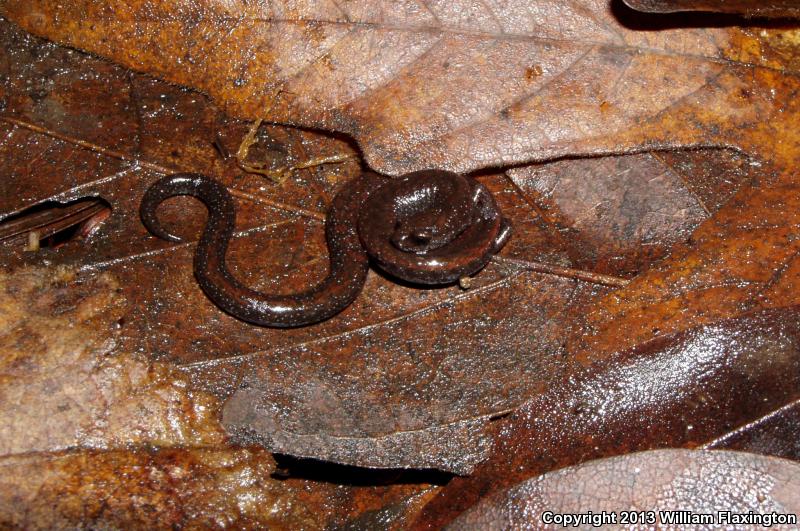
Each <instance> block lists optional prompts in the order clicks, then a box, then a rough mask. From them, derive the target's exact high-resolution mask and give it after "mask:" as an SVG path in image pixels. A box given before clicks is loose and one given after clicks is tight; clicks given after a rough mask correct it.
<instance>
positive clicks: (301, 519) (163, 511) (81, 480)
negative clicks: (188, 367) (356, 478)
mask: <svg viewBox="0 0 800 531" xmlns="http://www.w3.org/2000/svg"><path fill="white" fill-rule="evenodd" d="M274 471H275V462H274V460H273V459H272V457H271V456H270V455H269V454H267V453H266V452H265V451H263V450H259V449H257V448H254V449H189V450H187V449H160V450H152V451H139V452H129V451H124V450H117V451H109V452H97V451H79V452H69V453H63V454H54V455H47V454H38V455H37V454H27V455H20V456H11V457H4V458H2V459H0V525H2V526H3V527H13V528H25V529H53V528H87V527H102V528H110V529H175V528H176V527H179V528H182V527H189V528H196V529H208V528H214V529H216V528H228V527H232V528H236V529H243V528H249V529H253V528H260V529H263V528H267V527H268V528H278V529H298V528H303V529H324V528H327V527H328V526H334V527H336V526H343V525H346V524H347V523H349V521H350V519H353V518H355V517H356V516H360V517H361V518H363V519H365V520H366V519H367V518H368V517H369V515H370V513H378V514H380V515H381V516H382V518H383V520H382V522H383V523H384V524H385V525H390V524H392V523H393V522H394V520H395V519H396V518H397V517H398V516H401V515H403V514H404V513H405V511H407V510H409V509H413V508H414V507H415V506H416V505H419V504H420V503H421V502H423V501H424V500H425V499H426V496H427V492H426V491H425V490H420V489H419V488H418V487H416V486H411V485H399V486H387V487H374V488H372V489H365V488H361V489H359V488H356V487H343V486H339V485H334V484H324V483H320V484H309V482H306V481H302V480H276V479H274V478H273V477H272V474H273V472H274ZM370 491H371V492H370Z"/></svg>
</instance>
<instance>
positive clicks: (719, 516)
mask: <svg viewBox="0 0 800 531" xmlns="http://www.w3.org/2000/svg"><path fill="white" fill-rule="evenodd" d="M732 484H735V487H733V488H732V487H731V485H732ZM798 492H800V465H798V464H797V463H795V462H792V461H787V460H784V459H777V458H774V457H763V456H756V455H752V454H745V453H739V452H693V451H690V450H656V451H651V452H643V453H638V454H630V455H625V456H621V457H614V458H610V459H602V460H599V461H590V462H588V463H585V464H583V465H580V466H577V467H571V468H565V469H562V470H559V471H557V472H551V473H549V474H545V475H543V476H540V477H538V478H535V479H531V480H528V481H525V482H523V483H520V484H519V485H516V486H514V487H512V488H510V489H508V490H506V491H504V492H501V493H498V494H497V495H494V496H491V497H488V498H486V499H484V500H483V501H481V503H479V504H478V505H476V506H475V507H474V508H472V509H470V510H469V511H467V512H466V513H464V514H463V515H462V516H461V517H459V518H458V519H457V520H456V521H454V522H453V525H452V526H451V527H452V528H453V529H520V528H527V527H529V526H534V527H537V528H540V527H545V526H544V523H545V522H544V521H543V518H545V515H544V513H545V512H550V513H551V514H552V513H556V514H567V515H573V517H577V516H578V515H581V514H583V515H590V513H593V514H592V515H591V516H595V517H598V516H603V515H602V513H603V511H605V512H606V515H608V516H609V517H611V516H614V517H616V521H615V522H614V523H616V524H618V525H620V524H624V523H625V522H622V518H624V517H625V516H624V515H623V514H622V513H629V512H634V513H638V514H634V515H630V514H629V515H628V516H627V518H629V519H628V520H627V523H628V525H620V527H624V528H628V529H647V528H650V527H653V526H648V525H647V524H648V523H649V524H656V525H658V526H659V527H660V528H670V529H671V528H675V529H679V528H681V527H682V528H684V529H686V528H688V527H691V528H692V529H715V528H719V527H726V526H725V524H728V526H729V527H733V528H744V527H745V526H743V525H742V524H743V523H747V521H746V520H745V521H741V520H738V521H737V520H733V518H738V517H739V515H744V516H745V517H747V518H751V514H752V513H755V514H756V515H764V516H767V517H769V518H771V519H774V520H769V522H770V523H769V524H768V525H766V526H765V527H773V526H774V527H775V528H776V529H781V528H783V529H791V528H792V527H794V526H792V525H788V526H781V525H775V524H776V523H780V522H781V521H783V522H784V523H789V524H791V517H792V515H794V519H795V520H796V519H797V513H798V512H800V495H798ZM686 513H692V514H691V515H688V514H686ZM725 513H732V515H730V514H725ZM701 515H710V517H711V521H710V522H705V524H706V525H700V524H701V523H702V522H699V521H698V522H694V523H693V521H692V520H687V518H691V517H694V518H703V517H704V516H701ZM779 515H782V516H779ZM631 516H632V518H631ZM779 518H782V520H779ZM599 521H601V522H602V521H603V520H599ZM591 522H592V521H591V520H589V521H588V522H585V523H583V525H582V527H585V528H589V527H594V526H593V524H592V523H591ZM764 522H765V523H766V522H767V521H766V520H764ZM636 524H638V525H636ZM676 524H678V525H676ZM709 524H710V525H709ZM730 524H738V525H733V526H731V525H730ZM605 525H608V520H606V521H605ZM751 525H752V527H757V526H758V525H757V524H756V523H755V522H753V523H752V524H751ZM553 527H556V526H553ZM565 527H566V526H565ZM747 527H750V526H747Z"/></svg>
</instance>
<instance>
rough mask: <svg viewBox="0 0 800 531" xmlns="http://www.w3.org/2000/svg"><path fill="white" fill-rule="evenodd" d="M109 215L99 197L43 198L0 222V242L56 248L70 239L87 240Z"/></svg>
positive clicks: (36, 248)
mask: <svg viewBox="0 0 800 531" xmlns="http://www.w3.org/2000/svg"><path fill="white" fill-rule="evenodd" d="M109 216H111V205H110V204H109V203H108V201H106V200H105V199H103V198H102V197H88V198H87V197H84V198H80V199H76V200H75V201H70V202H68V203H60V202H58V201H45V202H42V203H39V204H37V205H34V206H32V207H30V208H26V209H25V210H22V211H20V212H18V213H16V214H13V215H11V216H8V217H7V218H5V219H3V220H1V221H0V243H3V244H10V245H13V244H17V245H19V244H23V245H27V247H26V248H27V250H30V251H35V250H38V249H39V248H41V247H51V248H55V247H59V246H61V245H64V244H66V243H68V242H71V241H73V240H80V239H83V240H84V241H87V240H88V239H89V238H90V237H91V236H92V235H93V234H94V233H95V232H96V231H97V230H98V229H99V228H100V226H101V225H102V224H103V222H104V221H105V220H106V219H108V218H109Z"/></svg>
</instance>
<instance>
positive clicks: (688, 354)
mask: <svg viewBox="0 0 800 531" xmlns="http://www.w3.org/2000/svg"><path fill="white" fill-rule="evenodd" d="M798 398H800V313H798V310H797V307H787V308H781V309H769V310H761V311H758V312H755V313H752V314H750V315H745V316H741V317H738V318H734V319H729V320H724V321H720V322H718V323H716V324H713V325H705V326H700V327H697V328H693V329H691V330H688V331H685V332H681V333H678V334H672V335H666V336H663V337H659V338H656V339H653V340H651V341H650V342H648V343H645V344H642V345H640V346H638V347H636V348H634V349H632V350H628V351H622V352H617V353H614V354H612V355H611V356H609V357H608V358H597V359H595V360H594V361H593V362H590V363H587V366H586V367H585V370H584V371H582V372H577V371H576V372H575V373H572V374H570V375H568V376H567V377H565V378H564V379H563V380H561V381H560V382H554V383H553V384H552V385H551V387H550V388H549V389H548V390H547V391H546V392H544V393H542V394H540V395H539V396H537V397H535V398H533V399H532V400H530V401H529V402H527V403H526V404H525V405H524V406H523V407H521V408H520V409H519V410H518V411H516V412H515V413H514V414H512V415H511V416H509V417H508V418H507V419H503V420H501V421H499V422H498V423H497V424H496V425H495V426H494V428H495V431H494V436H495V447H494V452H493V455H492V458H491V459H490V460H488V461H487V462H485V463H483V464H482V465H481V466H480V467H479V468H478V469H477V470H476V473H475V475H474V476H473V477H471V478H465V479H456V480H454V481H453V482H451V483H450V484H449V485H448V486H447V488H446V489H444V490H443V491H442V492H441V493H440V494H439V495H438V497H437V498H436V499H434V501H433V502H431V504H429V506H427V507H426V512H425V514H424V518H423V519H422V520H421V521H420V522H418V523H417V525H418V526H419V527H430V526H433V527H439V526H440V525H441V524H443V523H445V522H447V521H448V519H449V518H452V517H453V516H455V515H457V514H458V513H459V512H460V511H462V510H464V509H466V508H468V507H469V506H470V505H471V504H472V503H474V502H475V501H476V500H477V499H478V497H480V496H483V495H485V494H486V493H487V492H491V491H495V490H498V489H502V488H503V487H506V486H509V485H511V484H513V483H514V482H517V481H519V480H521V479H524V478H529V477H533V476H536V475H538V474H541V473H544V472H546V471H548V470H552V469H556V468H561V467H564V466H570V465H574V464H577V463H580V462H583V461H586V460H589V459H596V458H600V457H607V456H613V455H619V454H625V453H630V452H636V451H642V450H648V449H653V448H670V447H690V448H694V447H698V446H702V445H707V446H709V447H725V446H726V443H725V442H723V441H725V440H728V439H730V443H733V441H734V440H736V439H737V438H741V437H742V436H743V435H744V434H746V433H754V432H755V430H753V429H752V425H756V424H768V423H769V422H770V419H773V418H774V417H775V416H776V414H780V412H781V411H782V410H783V409H785V408H790V407H791V406H790V405H791V404H793V403H794V402H795V401H797V400H798ZM786 429H787V430H788V431H786V432H784V433H785V434H786V436H787V437H788V438H789V440H791V439H792V438H794V437H796V435H797V433H796V432H793V431H792V430H791V424H790V425H788V426H786ZM791 457H794V458H796V457H797V455H791ZM512 471H513V472H512Z"/></svg>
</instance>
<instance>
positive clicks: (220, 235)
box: [140, 170, 511, 328]
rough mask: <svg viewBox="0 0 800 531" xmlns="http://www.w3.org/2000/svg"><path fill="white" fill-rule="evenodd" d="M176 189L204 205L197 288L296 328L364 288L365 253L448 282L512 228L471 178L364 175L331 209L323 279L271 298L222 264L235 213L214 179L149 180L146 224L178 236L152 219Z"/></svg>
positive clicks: (260, 318)
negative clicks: (326, 271)
mask: <svg viewBox="0 0 800 531" xmlns="http://www.w3.org/2000/svg"><path fill="white" fill-rule="evenodd" d="M176 195H190V196H193V197H196V198H197V199H199V200H200V201H202V202H203V203H204V204H205V205H206V208H207V209H208V222H207V224H206V227H205V229H204V231H203V235H202V236H201V238H200V241H199V242H198V245H197V250H196V251H195V255H194V273H195V276H196V277H197V281H198V283H199V284H200V287H201V288H202V289H203V291H204V292H205V293H206V295H207V296H208V298H209V299H211V300H212V301H213V302H214V303H215V304H216V305H217V306H219V307H220V308H221V309H223V310H224V311H226V312H228V313H229V314H231V315H232V316H234V317H236V318H237V319H241V320H243V321H247V322H249V323H253V324H257V325H260V326H271V327H279V328H287V327H295V326H303V325H308V324H312V323H317V322H319V321H323V320H325V319H328V318H330V317H332V316H334V315H336V314H337V313H339V312H341V311H342V310H344V309H345V308H346V307H347V306H349V305H350V303H351V302H353V300H354V299H355V298H356V296H358V293H359V292H360V291H361V288H362V287H363V286H364V282H365V280H366V276H367V270H368V268H369V257H370V256H371V257H372V258H374V260H375V262H376V263H377V264H378V265H379V266H380V267H381V268H382V269H384V270H385V271H387V272H388V273H390V274H391V275H393V276H395V277H398V278H400V279H403V280H406V281H409V282H413V283H419V284H449V283H452V282H455V281H457V280H458V279H460V278H462V277H464V276H469V275H472V274H474V273H476V272H478V271H480V269H482V268H483V267H484V266H485V265H486V264H487V263H488V262H489V260H490V259H491V257H492V255H494V254H495V253H496V252H497V251H499V250H500V249H501V248H502V247H503V245H504V244H505V243H506V241H508V237H509V236H510V234H511V226H510V223H509V222H508V220H506V219H505V218H503V217H502V215H501V213H500V210H499V209H498V207H497V204H496V203H495V201H494V199H493V198H492V196H491V194H490V193H489V191H488V190H486V188H485V187H484V186H483V185H481V184H479V183H478V182H476V181H475V180H474V179H472V178H470V177H466V176H463V175H457V174H454V173H449V172H445V171H438V170H424V171H419V172H414V173H410V174H407V175H405V176H403V177H401V178H399V179H388V178H385V177H381V176H379V175H377V174H375V173H371V172H365V173H363V174H362V175H361V177H360V178H358V179H356V180H355V181H353V182H351V183H349V184H348V185H347V186H345V187H344V189H343V190H342V191H340V192H339V193H338V194H337V195H336V197H335V198H334V200H333V204H332V205H331V208H330V211H329V212H328V217H327V219H326V222H325V236H326V239H327V242H328V253H329V256H330V272H329V274H328V276H327V277H326V278H325V279H324V280H323V281H322V282H320V283H319V284H317V285H316V286H314V287H312V288H310V289H308V290H306V291H303V292H300V293H294V294H290V295H270V294H267V293H261V292H258V291H255V290H252V289H250V288H248V287H246V286H244V285H242V284H241V283H240V282H239V281H238V280H236V279H235V278H234V277H233V275H231V273H230V272H229V271H228V268H227V266H226V265H225V253H226V251H227V248H228V242H229V241H230V239H231V236H232V235H233V230H234V226H235V221H236V211H235V207H234V203H233V199H232V198H231V196H230V194H229V193H228V191H227V190H226V189H225V187H224V186H223V185H222V184H220V183H219V182H217V181H215V180H214V179H211V178H210V177H206V176H204V175H200V174H192V173H179V174H175V175H170V176H167V177H163V178H162V179H159V180H158V181H156V182H155V183H154V184H153V185H152V186H150V188H148V190H147V191H146V192H145V194H144V197H143V198H142V203H141V207H140V214H141V217H142V222H143V223H144V225H145V227H147V229H148V230H149V231H150V232H152V233H153V234H154V235H156V236H158V237H160V238H163V239H165V240H168V241H173V242H179V241H181V239H180V238H179V237H177V236H175V235H173V234H170V233H169V232H167V231H166V230H164V228H163V227H161V225H160V223H159V221H158V218H157V216H156V209H157V208H158V205H159V204H161V202H162V201H164V200H165V199H167V198H169V197H173V196H176ZM368 253H369V254H368Z"/></svg>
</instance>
